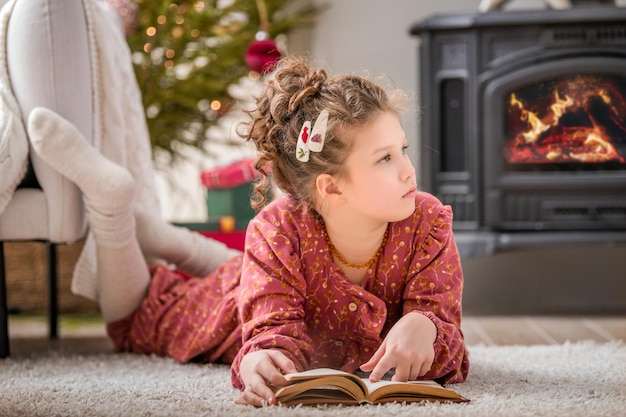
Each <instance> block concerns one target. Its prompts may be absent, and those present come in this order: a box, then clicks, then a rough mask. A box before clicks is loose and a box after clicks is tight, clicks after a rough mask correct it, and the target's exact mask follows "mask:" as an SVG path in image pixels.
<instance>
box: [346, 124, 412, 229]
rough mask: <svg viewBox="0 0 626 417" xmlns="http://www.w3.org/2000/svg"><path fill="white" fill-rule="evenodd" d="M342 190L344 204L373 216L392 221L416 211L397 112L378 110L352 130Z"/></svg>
mask: <svg viewBox="0 0 626 417" xmlns="http://www.w3.org/2000/svg"><path fill="white" fill-rule="evenodd" d="M352 133H353V144H352V151H351V153H350V155H349V156H348V158H347V159H346V174H347V175H346V177H345V179H344V181H342V182H341V186H340V188H341V191H342V194H343V196H344V198H345V201H346V203H347V204H349V205H350V206H351V208H352V209H353V210H355V214H357V213H360V214H361V215H363V216H365V217H369V218H371V219H372V220H376V221H384V222H393V221H399V220H403V219H406V218H407V217H409V216H410V215H411V214H412V213H413V211H415V197H416V195H417V188H416V178H415V168H414V167H413V164H412V163H411V161H410V160H409V157H408V155H407V153H406V150H407V147H408V145H407V139H406V134H405V133H404V129H403V128H402V125H401V124H400V120H399V118H398V116H397V115H395V114H394V113H390V112H385V113H381V114H380V115H379V116H377V117H376V118H374V119H373V120H372V121H371V122H370V123H368V124H367V125H365V126H363V127H361V128H358V129H356V130H354V131H353V132H352Z"/></svg>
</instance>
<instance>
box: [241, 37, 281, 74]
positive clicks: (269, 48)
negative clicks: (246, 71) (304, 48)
mask: <svg viewBox="0 0 626 417" xmlns="http://www.w3.org/2000/svg"><path fill="white" fill-rule="evenodd" d="M280 57H281V53H280V51H279V50H278V46H277V45H276V42H274V40H273V39H270V38H267V39H261V40H254V41H252V43H251V44H250V45H249V46H248V48H247V49H246V54H245V60H246V65H248V68H250V69H251V70H252V71H256V72H258V73H260V74H263V73H266V72H270V71H271V70H272V69H274V65H276V62H278V60H279V59H280Z"/></svg>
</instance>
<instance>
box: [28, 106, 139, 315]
mask: <svg viewBox="0 0 626 417" xmlns="http://www.w3.org/2000/svg"><path fill="white" fill-rule="evenodd" d="M28 133H29V137H30V140H31V143H32V145H33V148H34V149H35V151H36V152H37V154H38V155H39V156H40V157H41V158H42V159H43V160H44V161H45V162H46V163H48V164H49V165H50V166H51V167H52V168H53V169H55V170H57V171H58V172H60V173H61V174H62V175H64V176H66V177H67V178H68V179H69V180H70V181H72V182H74V183H75V184H76V185H77V186H78V188H80V190H81V191H82V193H83V199H84V202H85V209H86V215H87V221H88V223H89V228H90V230H91V232H92V233H93V236H94V240H95V242H96V255H97V263H98V268H97V274H98V278H97V279H98V282H97V292H98V303H99V305H100V309H101V311H102V315H103V317H104V320H105V321H106V322H108V323H109V322H112V321H115V320H118V319H121V318H123V317H125V316H127V315H129V314H130V313H132V312H133V311H134V310H135V309H136V308H137V307H139V305H140V304H141V302H142V300H143V299H144V297H145V294H146V292H147V288H148V285H149V283H150V275H149V271H148V267H147V265H146V261H145V259H144V257H143V254H142V252H141V250H140V248H139V244H138V242H137V239H136V236H135V219H134V217H133V211H132V201H133V195H134V192H135V183H134V180H133V178H132V176H131V175H130V173H129V172H128V171H127V170H126V169H124V168H122V167H120V166H119V165H117V164H115V163H113V162H111V161H109V160H108V159H107V158H105V157H104V156H102V155H101V154H100V153H99V152H98V151H97V150H96V149H95V148H93V147H92V146H91V145H90V144H89V143H88V142H87V141H86V140H85V139H84V138H83V137H82V135H81V134H80V132H79V131H78V130H77V129H76V128H75V127H74V126H73V125H72V124H71V123H69V122H68V121H67V120H65V119H63V118H62V117H61V116H59V115H58V114H56V113H54V112H52V111H50V110H48V109H44V108H36V109H34V110H33V111H32V112H31V114H30V117H29V120H28Z"/></svg>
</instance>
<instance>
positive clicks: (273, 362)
mask: <svg viewBox="0 0 626 417" xmlns="http://www.w3.org/2000/svg"><path fill="white" fill-rule="evenodd" d="M296 371H297V370H296V366H295V365H294V363H293V362H292V361H291V359H289V358H288V357H287V356H285V354H284V353H282V352H280V351H278V350H272V349H264V350H258V351H256V352H250V353H248V354H246V355H245V356H244V357H243V359H242V360H241V363H240V364H239V374H240V375H241V380H242V381H243V383H244V386H245V388H244V390H243V394H241V395H240V396H239V397H237V398H236V399H235V403H237V404H242V405H253V406H255V407H261V406H264V405H273V404H276V397H275V396H274V391H273V390H272V388H270V386H269V385H273V386H282V385H285V384H286V383H287V381H286V380H285V377H284V376H283V375H284V374H287V373H291V372H296Z"/></svg>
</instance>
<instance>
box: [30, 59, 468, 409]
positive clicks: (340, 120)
mask: <svg viewBox="0 0 626 417" xmlns="http://www.w3.org/2000/svg"><path fill="white" fill-rule="evenodd" d="M401 98H402V96H401V95H400V94H398V93H397V92H395V91H392V92H391V93H389V94H387V93H386V92H385V91H384V90H383V89H382V88H381V87H380V86H378V85H376V84H374V83H372V82H370V81H368V80H367V79H365V78H362V77H358V76H352V75H344V76H337V77H334V78H331V77H329V76H328V75H327V73H326V72H325V71H324V70H321V69H314V68H311V67H309V65H308V64H307V63H306V62H304V61H302V60H299V59H296V58H286V59H284V60H283V61H282V62H281V63H280V64H279V66H278V68H277V70H276V71H275V73H274V78H273V79H272V80H270V81H269V82H268V85H267V89H266V91H265V92H264V94H263V95H262V96H261V97H259V98H258V99H257V108H256V109H255V110H254V111H252V112H250V116H251V120H250V121H249V122H247V123H243V124H242V125H240V126H239V128H240V129H239V132H240V133H241V134H242V136H243V137H244V138H245V139H247V140H249V141H252V142H253V143H254V144H255V145H256V147H257V150H258V161H257V168H258V169H259V170H260V172H261V173H262V179H261V181H260V182H259V183H257V184H256V185H255V199H254V201H253V205H254V206H255V208H257V209H258V208H259V207H261V206H263V205H265V203H266V201H265V193H264V191H265V190H266V188H267V187H266V185H267V184H268V180H269V177H270V176H271V178H272V180H273V181H274V182H275V183H276V185H277V186H278V187H279V188H280V189H281V190H282V191H284V195H283V196H281V197H278V198H276V199H275V200H274V201H272V202H269V204H267V205H265V207H264V208H262V209H261V211H260V212H259V213H258V214H257V216H256V217H255V218H254V219H253V220H252V221H251V222H250V224H249V226H248V230H247V235H246V250H245V253H244V254H243V256H235V257H233V258H231V259H229V260H227V261H225V262H223V263H222V264H221V265H220V266H219V267H218V268H217V269H216V270H215V271H214V272H212V273H210V274H209V275H207V276H205V277H204V278H192V279H185V278H183V276H182V275H181V274H178V273H177V272H175V271H172V270H170V269H168V268H166V267H164V266H162V265H151V266H150V268H149V270H148V268H146V263H145V260H144V258H143V256H142V253H141V248H140V244H141V242H144V241H146V240H151V239H145V238H138V236H142V235H143V234H144V233H145V231H144V229H145V227H143V226H142V224H143V223H145V221H143V220H137V219H141V216H140V215H139V216H138V214H137V213H132V211H131V201H132V198H133V189H134V184H133V181H132V177H130V175H129V174H128V172H127V171H125V170H124V169H123V168H121V167H119V166H117V165H115V164H113V163H112V162H110V161H108V160H106V159H104V158H103V157H102V156H101V155H99V154H98V153H97V152H96V151H95V150H94V149H93V148H91V147H90V145H88V143H87V142H86V141H84V140H82V138H80V136H79V133H78V132H77V131H76V130H75V129H74V128H73V126H71V125H69V124H68V123H67V122H66V121H65V120H63V119H61V118H60V117H59V116H57V115H55V114H53V113H52V112H50V111H47V110H45V109H37V110H35V111H33V113H32V115H31V117H30V119H29V133H30V137H31V140H32V142H33V146H34V148H35V149H36V151H37V152H38V153H39V154H40V155H41V157H42V158H43V159H44V160H46V161H47V162H48V163H49V164H50V165H51V166H53V167H54V168H55V169H58V170H59V171H60V172H61V173H63V174H64V175H66V176H67V177H68V178H69V179H70V180H72V181H74V182H75V183H76V184H77V185H78V187H79V188H80V189H81V190H82V191H83V193H84V199H85V205H86V207H87V212H88V220H89V225H90V228H91V230H92V232H93V234H94V238H95V240H96V242H97V247H98V253H97V255H98V268H99V271H98V294H99V299H98V301H99V304H100V307H101V309H102V312H103V315H104V318H105V320H106V322H107V330H108V333H109V335H110V337H111V338H112V340H113V342H114V345H115V347H116V349H117V350H118V351H131V352H138V353H147V354H148V353H150V354H159V355H168V356H171V357H173V358H175V359H177V360H179V361H181V362H187V361H202V362H220V363H230V364H232V367H231V369H232V372H231V375H232V382H233V384H234V385H235V386H236V387H237V388H239V389H241V390H243V393H242V395H241V396H240V397H238V398H237V400H236V401H237V402H238V403H242V404H251V405H255V406H260V405H263V404H274V403H275V397H274V394H273V390H272V387H273V386H280V385H283V384H284V383H285V380H284V377H283V374H285V373H289V372H295V371H300V370H304V369H309V368H313V367H332V368H338V369H342V370H345V371H349V372H355V371H357V370H359V369H360V370H362V371H365V372H370V377H369V378H370V379H371V380H372V381H376V380H379V379H380V378H382V377H383V376H384V375H385V374H386V373H387V372H388V371H390V370H394V371H393V372H394V374H393V379H394V380H399V381H406V380H412V379H418V378H433V379H437V380H439V381H441V382H448V383H450V382H463V381H464V380H465V378H466V377H467V373H468V369H469V361H468V354H467V351H466V348H465V345H464V341H463V334H462V332H461V329H460V324H461V293H462V286H463V274H462V271H461V265H460V261H459V256H458V253H457V248H456V244H455V241H454V237H453V235H452V227H451V225H452V223H451V222H452V213H451V210H450V208H449V207H447V206H443V205H442V204H441V203H440V202H439V201H438V200H436V199H435V198H434V197H433V196H431V195H429V194H426V193H423V192H420V191H418V190H417V189H416V178H415V170H414V168H413V166H412V165H411V162H410V161H409V158H408V156H407V154H406V149H407V139H406V137H405V133H404V131H403V129H402V127H401V124H400V119H399V111H400V105H401V100H400V99H401ZM47 135H56V136H57V138H58V140H54V141H51V140H48V141H45V140H43V138H44V137H45V136H47ZM67 148H73V149H72V150H73V152H76V154H77V155H80V156H77V157H75V158H73V160H72V161H71V166H68V165H69V164H68V162H69V161H67V158H64V151H63V150H64V149H67ZM103 178H106V181H102V179H103ZM205 240H206V241H209V240H208V239H205ZM195 244H196V245H204V244H205V243H202V242H197V241H196V242H195ZM197 252H198V256H197V257H196V258H198V259H195V258H194V256H191V255H190V256H189V257H188V258H187V259H186V264H187V265H189V264H194V263H198V264H201V263H202V262H203V261H204V262H210V261H211V260H209V259H202V254H205V253H209V252H210V251H197ZM189 258H192V259H189ZM212 262H213V263H214V262H215V260H213V261H212Z"/></svg>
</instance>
